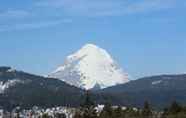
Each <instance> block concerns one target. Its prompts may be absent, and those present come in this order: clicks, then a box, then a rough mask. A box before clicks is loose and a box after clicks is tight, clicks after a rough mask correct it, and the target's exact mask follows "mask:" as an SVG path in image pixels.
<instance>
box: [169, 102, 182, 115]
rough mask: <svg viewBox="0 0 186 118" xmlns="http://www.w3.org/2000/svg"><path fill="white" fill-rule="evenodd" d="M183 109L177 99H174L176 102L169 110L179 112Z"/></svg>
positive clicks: (174, 112) (172, 112) (173, 112)
mask: <svg viewBox="0 0 186 118" xmlns="http://www.w3.org/2000/svg"><path fill="white" fill-rule="evenodd" d="M181 110H182V107H181V106H180V105H179V104H178V103H177V102H176V101H174V102H173V103H172V104H171V106H170V108H169V112H170V113H171V114H177V113H178V112H180V111H181Z"/></svg>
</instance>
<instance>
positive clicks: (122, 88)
mask: <svg viewBox="0 0 186 118" xmlns="http://www.w3.org/2000/svg"><path fill="white" fill-rule="evenodd" d="M185 85H186V75H185V74H183V75H161V76H152V77H145V78H141V79H138V80H135V81H131V82H129V83H126V84H122V85H117V86H113V87H110V88H106V89H104V90H102V91H99V92H100V93H102V94H107V95H111V96H114V99H117V101H113V102H114V103H116V104H127V105H136V106H142V105H143V103H144V101H146V100H148V101H149V102H151V104H153V106H155V107H157V108H162V107H164V106H166V105H168V104H170V103H171V102H172V101H174V100H176V101H178V102H180V103H183V104H186V86H185Z"/></svg>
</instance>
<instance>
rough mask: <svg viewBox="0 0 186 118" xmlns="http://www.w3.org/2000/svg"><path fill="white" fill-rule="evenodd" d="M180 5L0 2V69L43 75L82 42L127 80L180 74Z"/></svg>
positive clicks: (185, 42) (185, 61) (154, 1)
mask: <svg viewBox="0 0 186 118" xmlns="http://www.w3.org/2000/svg"><path fill="white" fill-rule="evenodd" d="M185 11H186V1H185V0H130V1H129V0H26V1H23V0H13V1H12V0H4V1H1V2H0V54H1V58H0V65H1V66H12V67H14V68H17V69H19V70H24V71H27V72H31V73H35V74H41V75H46V74H48V73H49V72H51V71H53V70H54V69H55V68H56V67H58V66H59V65H61V64H63V61H64V58H65V57H66V56H67V55H69V54H71V53H72V52H74V51H76V50H78V49H79V48H80V47H81V46H83V45H84V44H86V43H94V44H96V45H98V46H100V47H102V48H105V49H106V50H107V51H108V52H109V53H110V54H111V55H112V56H113V58H114V59H115V60H116V61H117V62H118V63H119V64H120V65H121V66H122V67H123V68H124V70H125V71H126V72H128V73H129V75H130V76H131V78H132V79H136V78H139V77H143V76H149V75H156V74H176V73H185V72H186V48H185V47H186V22H185V21H186V13H185Z"/></svg>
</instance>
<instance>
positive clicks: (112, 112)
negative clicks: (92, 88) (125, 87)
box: [73, 93, 186, 118]
mask: <svg viewBox="0 0 186 118" xmlns="http://www.w3.org/2000/svg"><path fill="white" fill-rule="evenodd" d="M95 107H96V105H95V104H94V102H92V101H91V99H90V96H89V94H88V93H87V95H86V99H85V102H84V104H83V105H81V107H80V108H78V109H77V110H76V113H75V115H74V117H73V118H186V107H185V106H181V105H179V104H178V103H177V102H176V101H174V102H172V104H171V105H170V106H169V107H168V108H165V109H164V110H162V111H155V110H153V109H152V107H151V106H150V104H149V102H148V101H146V102H145V103H144V106H143V108H139V109H137V108H130V107H128V108H123V107H121V106H118V107H114V108H113V107H112V105H111V104H109V103H106V104H105V105H104V108H103V109H102V111H101V112H97V110H96V109H95Z"/></svg>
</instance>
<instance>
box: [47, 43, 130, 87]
mask: <svg viewBox="0 0 186 118" xmlns="http://www.w3.org/2000/svg"><path fill="white" fill-rule="evenodd" d="M49 77H53V78H58V79H60V80H62V81H65V82H67V83H68V84H71V85H75V86H77V87H81V88H84V89H92V88H95V87H96V89H98V88H100V89H102V88H106V87H109V86H114V85H117V84H123V83H126V82H128V81H129V79H128V74H127V73H124V72H123V70H122V69H121V68H120V67H119V66H118V65H117V63H116V62H115V61H114V60H113V59H112V57H111V56H110V55H109V54H108V53H107V51H106V50H104V49H101V48H99V47H97V46H96V45H94V44H86V45H85V46H83V47H82V48H81V49H80V50H79V51H77V52H75V53H74V54H72V55H69V56H68V57H67V58H66V60H65V62H64V64H63V65H62V66H60V67H58V68H57V69H56V70H55V71H54V72H52V73H51V74H50V75H49Z"/></svg>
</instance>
